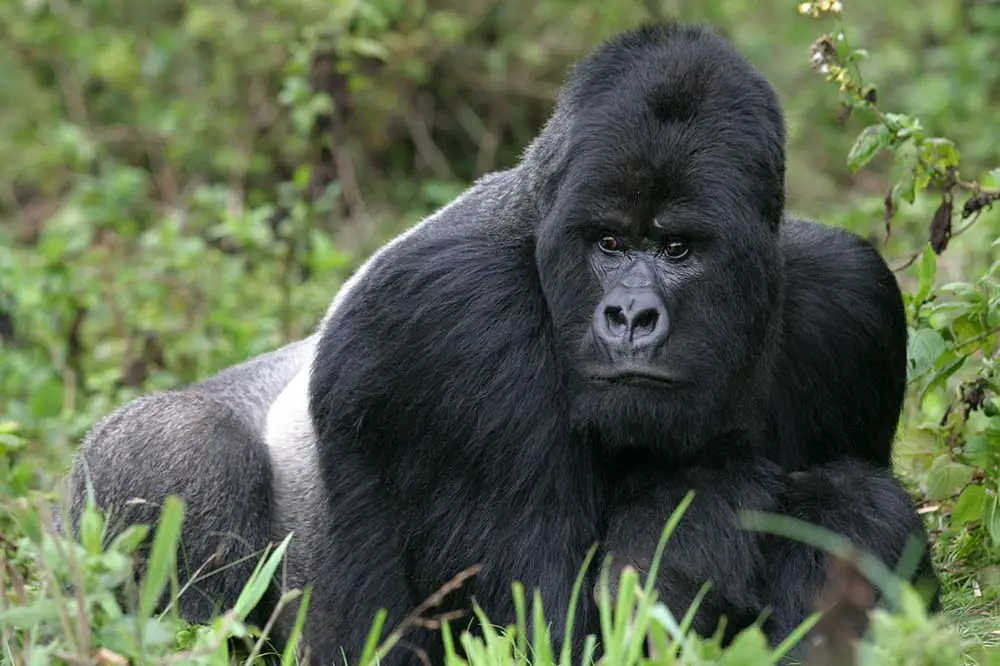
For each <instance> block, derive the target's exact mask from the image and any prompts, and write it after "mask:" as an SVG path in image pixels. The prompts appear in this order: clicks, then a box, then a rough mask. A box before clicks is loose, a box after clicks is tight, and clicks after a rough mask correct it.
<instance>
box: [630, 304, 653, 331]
mask: <svg viewBox="0 0 1000 666" xmlns="http://www.w3.org/2000/svg"><path fill="white" fill-rule="evenodd" d="M659 318H660V313H659V312H657V311H656V310H652V309H650V310H643V311H642V312H640V313H639V314H637V315H636V316H635V320H634V323H633V326H632V329H633V330H640V331H652V330H653V329H654V328H656V321H657V320H658V319H659Z"/></svg>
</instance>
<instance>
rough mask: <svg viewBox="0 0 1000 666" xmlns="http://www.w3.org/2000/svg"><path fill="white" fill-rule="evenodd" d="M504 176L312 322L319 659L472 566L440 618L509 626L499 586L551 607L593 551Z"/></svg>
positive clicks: (543, 313) (542, 310)
mask: <svg viewBox="0 0 1000 666" xmlns="http://www.w3.org/2000/svg"><path fill="white" fill-rule="evenodd" d="M516 177H517V174H516V173H505V174H500V175H498V176H493V177H490V178H487V179H484V180H483V181H480V182H479V183H478V184H477V185H476V186H474V187H473V188H472V190H471V191H470V193H469V194H468V195H466V196H464V197H463V198H462V199H461V200H459V201H458V202H457V203H456V204H454V205H453V206H451V207H449V208H447V209H445V210H444V211H442V212H440V213H438V214H436V215H435V216H433V217H432V218H430V219H428V220H426V221H425V222H423V223H421V225H420V227H419V229H418V230H417V231H415V232H414V233H413V234H412V235H411V236H409V237H407V238H406V239H405V240H404V241H402V242H400V243H397V244H395V245H394V246H393V247H392V248H390V250H389V251H388V252H387V253H386V254H384V255H382V256H380V257H379V258H378V259H377V260H376V261H375V262H374V263H373V264H372V265H371V266H370V267H369V268H367V269H366V271H365V274H364V276H363V279H362V280H361V281H359V282H358V284H357V288H356V290H355V291H354V293H353V294H351V295H348V296H347V297H345V298H343V299H341V302H340V303H339V304H338V306H337V307H336V308H335V310H334V311H331V313H329V315H328V317H327V320H326V325H325V327H324V330H323V331H322V334H321V340H320V343H319V346H318V349H317V354H316V362H315V365H314V367H313V373H312V378H311V384H310V394H311V396H312V399H311V406H312V417H313V422H314V424H315V428H316V438H317V442H318V446H317V448H318V453H319V469H320V474H321V477H322V479H323V480H324V483H325V484H326V486H327V495H328V497H329V506H328V510H327V512H326V515H325V516H324V521H325V523H326V525H327V531H326V532H325V535H326V536H325V538H324V539H323V541H322V545H321V546H320V547H319V548H318V553H317V559H316V561H315V564H314V566H313V572H314V574H315V575H316V576H319V577H322V578H330V579H332V578H334V577H335V578H336V583H335V584H330V585H326V586H324V589H322V590H319V589H318V590H317V593H318V594H317V595H316V596H314V598H313V602H312V607H313V609H314V612H313V617H314V618H315V620H314V623H313V627H312V629H311V634H312V635H313V636H315V639H314V640H313V641H311V643H312V644H313V646H314V649H318V651H319V653H323V654H326V646H327V645H329V646H338V645H343V646H344V647H345V648H346V649H347V650H348V656H349V657H351V656H352V651H354V650H359V649H360V648H361V646H362V645H363V642H364V641H363V639H364V633H363V632H364V630H365V627H364V625H363V624H362V623H361V622H359V618H371V617H372V616H373V615H374V613H375V611H376V610H377V609H378V608H379V607H380V606H387V607H388V609H389V611H390V615H389V617H388V619H387V626H392V625H394V624H395V623H396V622H398V621H399V620H400V619H401V615H402V614H403V613H405V612H406V611H409V610H410V609H411V608H413V607H415V606H416V605H417V604H418V603H420V602H421V601H423V600H424V599H425V598H426V597H427V596H429V595H430V594H432V593H433V592H435V591H437V590H438V589H439V588H440V587H441V586H442V585H443V584H445V583H446V582H447V581H448V580H450V579H451V578H452V577H453V576H455V575H456V574H457V573H459V572H460V571H462V570H464V569H466V568H467V567H470V566H472V565H475V564H479V565H481V567H482V569H481V571H480V573H479V574H478V575H477V576H476V577H475V578H474V579H472V580H471V581H469V582H467V583H466V584H465V585H464V586H463V588H462V589H461V590H459V591H457V592H455V593H453V594H452V595H451V597H449V600H448V603H446V604H445V606H444V609H447V608H463V609H467V608H468V603H467V602H468V599H469V596H470V595H471V596H474V597H475V599H476V601H477V602H478V603H479V604H480V605H481V606H482V607H483V608H484V610H485V611H486V612H487V614H488V615H489V617H490V619H491V620H493V621H494V622H497V623H503V622H506V621H513V619H514V618H513V615H512V614H511V613H512V611H513V607H512V604H511V589H510V584H511V582H512V581H514V580H519V581H521V582H522V583H524V585H525V586H526V588H527V589H529V590H530V589H531V588H532V587H534V586H540V587H541V589H542V595H543V598H544V599H545V604H546V608H547V609H549V608H551V609H563V608H565V607H566V604H567V602H568V599H569V594H570V591H571V587H572V584H573V581H574V578H575V576H576V574H577V571H578V568H579V567H580V565H581V564H582V563H583V557H584V555H585V553H586V551H587V548H588V547H589V545H590V544H592V543H594V542H596V540H597V536H598V535H597V531H596V518H595V514H596V511H597V508H596V501H597V497H596V492H597V490H596V488H595V487H594V486H595V484H593V483H591V482H590V481H589V479H591V478H592V477H593V473H592V471H591V458H592V454H591V453H590V452H589V450H588V449H587V448H586V447H583V446H579V445H574V442H573V441H572V440H571V439H570V436H569V432H568V428H567V423H566V419H565V417H564V414H565V410H564V408H563V407H562V406H561V404H560V401H561V400H562V394H561V392H560V385H561V384H560V378H559V375H558V374H557V373H558V367H559V366H558V363H557V361H556V359H555V358H553V356H552V355H553V354H554V353H555V348H556V345H555V343H554V342H553V341H552V339H551V335H552V333H551V324H550V321H549V319H548V310H547V307H546V304H545V301H544V299H543V297H542V294H541V292H540V290H539V287H538V285H537V278H536V277H535V269H534V264H533V255H532V247H531V244H530V242H529V238H528V237H527V236H526V235H525V234H524V233H523V227H524V226H525V220H526V219H529V220H530V219H531V218H530V216H531V215H532V214H533V211H532V210H531V208H530V202H528V201H525V200H523V199H518V198H517V197H516V196H515V194H516V193H517V191H518V189H519V188H518V183H517V181H516ZM438 610H442V609H438ZM562 615H563V613H562V612H561V611H560V612H558V613H555V612H554V613H552V615H551V618H550V619H551V620H552V623H553V626H552V630H553V632H554V633H555V634H556V635H558V634H559V632H560V631H561V626H562V624H563V619H564V618H563V617H562ZM579 619H580V618H579V616H578V621H579ZM586 623H587V621H586V618H584V619H583V621H580V622H579V624H578V625H577V626H578V627H579V630H580V631H583V626H585V625H586ZM315 641H320V643H318V644H317V643H315ZM328 642H329V643H328ZM405 655H406V652H405V651H400V650H397V651H394V652H393V655H390V656H391V657H393V658H397V657H398V658H403V656H405ZM431 656H432V659H433V655H431Z"/></svg>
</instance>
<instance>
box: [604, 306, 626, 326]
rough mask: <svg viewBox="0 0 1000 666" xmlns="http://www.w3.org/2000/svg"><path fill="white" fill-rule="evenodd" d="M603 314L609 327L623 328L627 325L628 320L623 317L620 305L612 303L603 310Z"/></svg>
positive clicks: (623, 313)
mask: <svg viewBox="0 0 1000 666" xmlns="http://www.w3.org/2000/svg"><path fill="white" fill-rule="evenodd" d="M604 316H605V317H606V318H607V320H608V324H609V325H610V326H611V328H624V327H625V326H628V320H627V319H625V312H624V310H622V309H621V308H620V307H618V306H616V305H612V306H609V307H607V308H606V309H605V310H604Z"/></svg>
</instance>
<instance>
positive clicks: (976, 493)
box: [951, 486, 986, 529]
mask: <svg viewBox="0 0 1000 666" xmlns="http://www.w3.org/2000/svg"><path fill="white" fill-rule="evenodd" d="M985 507H986V489H985V488H983V487H982V486H969V487H968V488H966V489H965V490H963V491H962V495H961V496H960V497H959V498H958V502H956V503H955V507H954V508H953V509H952V510H951V526H952V527H954V528H955V529H958V528H959V527H962V526H963V525H965V524H966V523H971V522H972V521H974V520H979V518H980V517H982V515H983V509H984V508H985Z"/></svg>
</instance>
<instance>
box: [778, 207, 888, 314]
mask: <svg viewBox="0 0 1000 666" xmlns="http://www.w3.org/2000/svg"><path fill="white" fill-rule="evenodd" d="M780 244H781V253H782V258H783V260H784V274H785V284H786V304H788V305H792V306H795V305H800V306H805V305H806V303H804V302H803V299H817V300H821V301H824V302H825V303H826V305H824V306H823V308H822V309H823V310H824V311H828V312H829V311H830V310H831V308H835V309H836V308H840V309H845V310H849V311H846V312H845V313H844V314H846V315H848V316H849V317H851V318H860V319H864V318H866V317H867V316H871V317H879V318H880V317H882V316H884V315H885V313H886V311H887V310H888V311H889V312H891V313H893V314H894V315H899V316H902V302H901V294H900V291H899V285H898V283H897V282H896V278H895V276H894V275H893V274H892V271H891V270H889V267H888V266H887V265H886V263H885V260H884V259H883V258H882V256H881V255H880V254H879V253H878V250H876V249H875V247H874V246H873V245H872V244H871V243H870V242H868V241H867V240H865V239H864V238H862V237H861V236H858V235H857V234H855V233H853V232H851V231H848V230H846V229H843V228H839V227H832V226H828V225H824V224H820V223H818V222H814V221H812V220H806V219H802V218H796V217H790V216H789V217H786V218H785V219H784V220H783V223H782V231H781V239H780Z"/></svg>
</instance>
